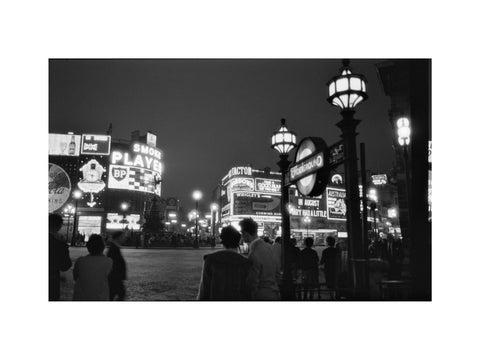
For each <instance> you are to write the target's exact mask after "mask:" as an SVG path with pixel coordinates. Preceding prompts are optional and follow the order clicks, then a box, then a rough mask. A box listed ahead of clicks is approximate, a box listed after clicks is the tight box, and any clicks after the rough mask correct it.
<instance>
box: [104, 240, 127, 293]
mask: <svg viewBox="0 0 480 360" xmlns="http://www.w3.org/2000/svg"><path fill="white" fill-rule="evenodd" d="M124 239H125V237H124V233H123V231H116V232H114V233H113V235H112V241H111V242H110V247H109V248H108V251H107V257H109V258H110V259H112V271H110V274H109V275H108V286H109V290H110V300H115V299H118V300H119V301H123V300H125V293H126V292H125V285H124V283H123V282H124V280H126V279H127V264H126V263H125V259H124V258H123V256H122V252H121V250H120V244H122V243H123V241H124Z"/></svg>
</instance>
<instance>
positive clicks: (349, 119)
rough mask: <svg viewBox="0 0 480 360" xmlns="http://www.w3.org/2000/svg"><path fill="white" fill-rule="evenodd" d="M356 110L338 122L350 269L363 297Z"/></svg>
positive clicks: (353, 283)
mask: <svg viewBox="0 0 480 360" xmlns="http://www.w3.org/2000/svg"><path fill="white" fill-rule="evenodd" d="M354 113H355V111H354V110H351V109H345V110H343V111H342V112H341V114H342V117H343V119H342V120H341V121H340V122H338V123H337V126H338V127H339V128H340V129H341V131H342V138H343V143H344V149H345V150H344V151H345V155H346V162H345V178H346V190H347V199H346V200H347V231H348V244H347V245H348V260H349V271H350V275H351V279H352V285H353V288H354V291H355V296H364V295H365V291H366V290H367V289H366V262H365V259H363V255H364V251H363V246H362V224H361V219H360V194H359V189H358V167H357V146H356V136H357V133H356V127H357V126H358V124H359V123H360V120H357V119H355V118H354V117H353V115H354Z"/></svg>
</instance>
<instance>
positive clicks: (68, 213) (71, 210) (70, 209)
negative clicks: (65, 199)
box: [63, 204, 75, 243]
mask: <svg viewBox="0 0 480 360" xmlns="http://www.w3.org/2000/svg"><path fill="white" fill-rule="evenodd" d="M63 214H64V216H66V217H67V243H68V234H69V232H70V218H71V217H72V216H75V208H74V207H73V206H72V205H70V204H68V205H67V206H65V208H64V209H63Z"/></svg>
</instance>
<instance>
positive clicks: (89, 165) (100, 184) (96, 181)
mask: <svg viewBox="0 0 480 360" xmlns="http://www.w3.org/2000/svg"><path fill="white" fill-rule="evenodd" d="M79 166H80V167H79V175H80V176H79V181H78V183H77V186H78V188H79V189H80V190H82V192H83V196H82V197H81V198H80V200H79V202H80V206H81V207H87V206H88V207H90V208H102V207H103V196H104V192H105V187H106V181H107V159H106V157H105V156H91V155H81V156H80V163H79Z"/></svg>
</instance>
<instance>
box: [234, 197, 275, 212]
mask: <svg viewBox="0 0 480 360" xmlns="http://www.w3.org/2000/svg"><path fill="white" fill-rule="evenodd" d="M233 215H264V216H279V215H281V214H280V196H275V195H262V194H258V193H253V192H245V193H234V194H233Z"/></svg>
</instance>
